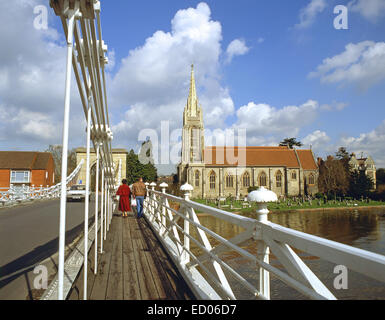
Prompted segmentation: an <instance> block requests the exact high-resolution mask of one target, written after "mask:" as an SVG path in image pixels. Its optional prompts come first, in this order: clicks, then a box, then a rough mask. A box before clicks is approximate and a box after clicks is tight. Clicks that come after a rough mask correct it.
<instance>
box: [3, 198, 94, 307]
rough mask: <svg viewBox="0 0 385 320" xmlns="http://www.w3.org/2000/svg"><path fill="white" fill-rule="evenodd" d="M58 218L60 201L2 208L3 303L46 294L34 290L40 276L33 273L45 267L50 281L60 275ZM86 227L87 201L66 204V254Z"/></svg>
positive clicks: (91, 211)
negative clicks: (36, 267) (58, 264)
mask: <svg viewBox="0 0 385 320" xmlns="http://www.w3.org/2000/svg"><path fill="white" fill-rule="evenodd" d="M91 199H92V200H91V202H90V211H89V218H90V223H91V221H93V217H94V213H95V201H94V198H93V197H92V198H91ZM99 199H100V198H99ZM99 208H100V205H99ZM59 215H60V199H49V200H37V201H34V202H32V203H26V204H20V205H18V206H14V207H9V208H0V300H26V299H27V300H30V299H36V298H39V296H40V295H41V294H42V293H43V292H44V290H36V289H34V279H35V278H36V276H37V275H36V274H34V273H33V270H34V268H35V266H37V265H45V266H46V267H47V269H48V275H49V280H51V279H52V278H53V277H54V276H55V274H56V272H57V260H58V259H57V251H58V247H59ZM83 228H84V202H67V217H66V255H68V254H69V253H70V252H71V250H72V248H73V247H74V246H75V244H76V242H77V240H78V239H79V238H80V237H81V235H82V232H83Z"/></svg>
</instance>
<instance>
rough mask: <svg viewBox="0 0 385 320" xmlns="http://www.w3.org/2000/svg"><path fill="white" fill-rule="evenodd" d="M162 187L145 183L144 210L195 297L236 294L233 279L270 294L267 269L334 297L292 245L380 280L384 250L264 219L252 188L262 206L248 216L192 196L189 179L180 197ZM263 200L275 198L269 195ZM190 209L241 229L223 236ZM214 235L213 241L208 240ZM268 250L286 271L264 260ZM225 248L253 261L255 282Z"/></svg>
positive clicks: (260, 295)
mask: <svg viewBox="0 0 385 320" xmlns="http://www.w3.org/2000/svg"><path fill="white" fill-rule="evenodd" d="M161 188H162V192H158V191H155V190H150V189H149V188H148V189H147V190H148V197H147V198H146V200H145V203H144V207H145V209H144V215H145V217H146V220H147V221H148V222H149V224H150V226H151V228H152V229H153V230H154V232H155V234H156V235H157V237H158V239H159V240H160V242H161V243H162V244H163V246H164V247H165V249H166V250H167V251H168V253H169V255H170V257H171V258H172V260H173V261H174V263H175V265H176V266H177V267H178V269H179V271H180V272H181V274H182V275H183V277H184V279H185V280H186V282H187V284H188V285H189V286H190V288H191V290H192V291H193V292H194V294H195V295H196V297H198V298H199V299H236V298H237V296H239V291H236V290H235V289H234V285H233V284H234V283H236V284H237V286H242V287H243V288H244V289H245V290H246V291H248V292H250V294H251V296H253V297H254V298H256V299H270V283H269V282H270V281H269V275H270V274H273V275H275V277H277V278H278V279H280V280H281V281H283V282H284V283H285V284H287V285H288V286H290V287H292V288H294V289H296V290H297V291H298V292H300V293H301V294H303V295H304V296H306V297H308V298H311V299H335V296H334V295H333V293H332V292H331V289H328V288H327V287H326V286H325V285H324V284H323V283H322V282H321V281H320V280H319V278H318V277H317V276H316V275H315V274H314V273H313V272H312V271H311V270H310V268H309V267H308V266H307V265H305V263H304V262H303V261H302V260H301V258H300V257H299V256H298V255H297V254H296V253H295V252H294V250H293V249H292V248H295V249H298V250H301V251H303V252H305V253H308V254H311V255H314V256H317V257H319V258H321V259H324V260H326V261H329V262H332V263H335V264H337V265H344V266H346V267H347V268H348V269H349V270H352V271H356V272H359V273H361V274H363V275H365V276H368V277H371V278H374V279H376V280H378V281H382V282H385V256H383V255H379V254H376V253H372V252H369V251H365V250H361V249H357V248H354V247H351V246H347V245H344V244H341V243H338V242H334V241H330V240H327V239H323V238H320V237H316V236H312V235H310V234H306V233H303V232H299V231H296V230H292V229H289V228H285V227H282V226H280V225H277V224H274V223H271V222H269V221H268V219H267V215H268V211H267V209H266V210H265V204H266V203H265V204H264V203H263V202H262V200H263V199H260V198H253V196H254V197H255V196H256V194H254V195H253V196H251V198H250V200H259V202H260V203H261V207H260V208H259V210H258V211H257V212H256V219H252V218H248V217H244V216H240V215H236V214H233V213H230V212H226V211H223V210H220V209H216V208H213V207H209V206H206V205H203V204H199V203H196V202H193V201H191V200H190V199H189V193H190V190H191V186H189V185H184V186H183V187H182V188H181V189H183V191H184V199H182V198H179V197H176V196H173V195H169V194H166V193H165V188H164V186H161ZM152 189H153V188H152ZM269 196H272V195H271V194H270V195H269ZM264 201H274V197H272V198H269V199H267V200H266V199H265V200H264ZM169 202H172V203H173V206H170V204H169ZM177 206H179V209H177ZM195 210H199V211H201V212H204V213H205V215H210V216H212V217H214V218H216V219H220V220H223V221H226V222H227V223H230V224H231V225H233V226H235V227H238V228H239V229H241V230H243V231H242V232H241V233H239V234H238V235H236V236H235V237H233V238H231V239H225V238H224V237H222V236H221V235H219V234H218V233H216V232H214V231H213V230H211V229H210V228H208V227H206V226H204V225H202V224H201V223H200V220H199V217H198V215H197V214H196V213H195ZM193 231H195V232H193ZM209 239H211V240H209ZM214 239H215V242H216V245H215V246H213V245H212V241H213V240H214ZM246 241H253V242H255V246H256V249H257V253H255V251H254V250H252V252H250V251H248V250H246V249H244V248H243V247H242V244H244V243H245V242H246ZM190 242H191V244H190ZM193 245H194V247H193ZM265 247H266V250H265ZM269 250H271V252H272V253H273V254H274V255H275V256H276V258H277V259H278V260H279V262H280V263H281V264H282V265H283V266H284V267H285V271H283V270H281V269H278V268H277V267H275V266H273V265H271V264H270V263H269V259H268V256H269ZM225 252H229V253H230V252H232V253H236V254H239V255H240V256H242V257H244V258H246V259H247V260H249V261H250V262H251V263H253V264H255V265H256V266H257V267H258V269H259V270H260V272H257V273H256V276H257V278H259V280H260V282H259V286H256V285H255V284H254V283H255V280H254V281H253V280H252V279H249V278H248V275H247V274H246V275H243V274H242V272H241V271H238V270H236V269H235V268H233V267H232V266H230V264H229V262H227V261H226V259H224V258H223V256H222V254H223V253H225ZM231 278H232V279H231ZM253 278H255V277H253ZM230 280H233V281H232V282H231V281H230Z"/></svg>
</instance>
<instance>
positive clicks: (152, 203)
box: [150, 182, 156, 220]
mask: <svg viewBox="0 0 385 320" xmlns="http://www.w3.org/2000/svg"><path fill="white" fill-rule="evenodd" d="M150 187H151V190H152V191H153V192H151V196H150V199H151V219H153V220H155V208H156V202H155V200H156V198H155V193H154V191H155V187H156V183H155V182H151V183H150Z"/></svg>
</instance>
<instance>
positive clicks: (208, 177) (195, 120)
mask: <svg viewBox="0 0 385 320" xmlns="http://www.w3.org/2000/svg"><path fill="white" fill-rule="evenodd" d="M318 175H319V170H318V165H317V163H316V161H315V158H314V154H313V152H312V150H300V149H291V148H289V147H288V146H284V147H281V146H278V147H214V146H205V142H204V125H203V112H202V107H201V106H200V105H199V101H198V97H197V92H196V86H195V77H194V68H193V66H192V69H191V80H190V90H189V96H188V99H187V104H186V107H185V109H184V112H183V131H182V158H181V163H180V164H179V166H178V178H179V182H180V183H182V184H184V183H186V182H187V183H189V184H190V185H192V186H193V187H194V191H193V194H192V197H193V198H223V197H229V196H232V197H235V198H237V199H242V198H243V197H245V196H246V195H247V194H248V189H249V187H265V188H267V189H270V190H272V191H274V192H275V193H276V194H277V195H278V196H280V195H286V196H302V195H314V194H315V193H317V192H318Z"/></svg>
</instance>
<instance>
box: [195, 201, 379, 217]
mask: <svg viewBox="0 0 385 320" xmlns="http://www.w3.org/2000/svg"><path fill="white" fill-rule="evenodd" d="M193 201H196V202H198V203H202V204H205V205H208V206H211V207H214V208H217V209H221V210H225V211H229V212H232V213H236V214H246V215H247V214H248V213H251V212H255V210H256V204H254V203H253V204H251V206H250V207H249V206H247V207H244V206H243V203H244V202H243V201H234V202H233V203H232V206H230V205H229V204H227V203H226V204H225V205H221V207H218V206H217V205H215V204H214V203H210V202H209V203H206V201H205V200H201V199H198V200H197V199H194V200H193ZM376 208H377V209H378V208H383V209H385V203H384V202H381V201H370V202H369V203H367V202H364V201H354V202H351V203H348V204H346V203H345V202H335V201H329V202H328V203H322V204H321V205H319V204H318V203H317V202H316V201H314V200H313V202H312V203H311V204H310V203H309V202H305V203H302V205H299V204H293V205H290V206H289V205H287V204H286V203H269V204H268V209H269V211H270V212H274V213H290V212H303V211H312V212H317V211H318V212H325V211H330V210H341V211H356V210H367V209H376Z"/></svg>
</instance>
